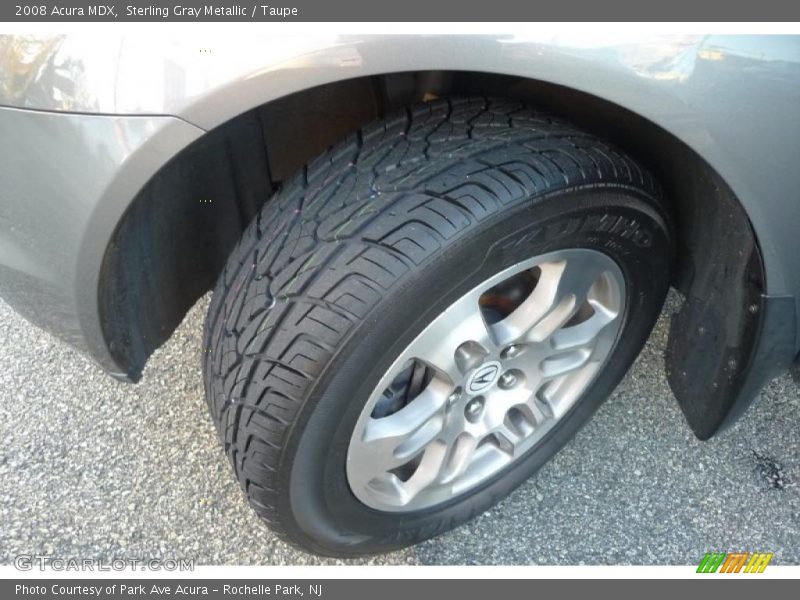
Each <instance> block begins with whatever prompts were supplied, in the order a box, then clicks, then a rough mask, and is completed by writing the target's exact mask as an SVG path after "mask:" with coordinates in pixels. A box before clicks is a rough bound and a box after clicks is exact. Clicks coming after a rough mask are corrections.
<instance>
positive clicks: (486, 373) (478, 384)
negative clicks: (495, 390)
mask: <svg viewBox="0 0 800 600" xmlns="http://www.w3.org/2000/svg"><path fill="white" fill-rule="evenodd" d="M501 368H502V367H501V365H500V363H499V362H497V361H496V360H493V361H492V362H487V363H485V364H483V365H481V366H480V367H478V368H477V369H476V370H475V372H474V373H473V374H472V376H471V377H470V378H469V381H468V382H467V391H468V392H469V393H470V394H480V393H481V392H482V391H484V390H486V389H488V388H489V387H491V385H492V384H493V383H494V382H495V381H496V380H497V376H498V375H500V370H501Z"/></svg>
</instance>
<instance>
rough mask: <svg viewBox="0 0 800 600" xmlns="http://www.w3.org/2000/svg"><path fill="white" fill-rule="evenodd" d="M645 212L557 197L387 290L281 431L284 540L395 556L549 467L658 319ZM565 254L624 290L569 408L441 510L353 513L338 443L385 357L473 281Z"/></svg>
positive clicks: (662, 243) (584, 193)
mask: <svg viewBox="0 0 800 600" xmlns="http://www.w3.org/2000/svg"><path fill="white" fill-rule="evenodd" d="M655 206H656V204H655V202H654V201H653V200H652V199H651V198H649V197H647V196H645V195H644V194H642V193H641V192H640V191H638V190H634V189H625V188H614V187H609V188H605V189H603V188H600V189H597V188H593V189H588V190H586V189H583V190H581V189H579V190H572V191H568V192H563V191H562V192H560V193H557V194H552V195H550V196H548V197H546V198H539V199H536V200H535V201H528V202H526V203H521V204H519V205H518V206H516V207H513V208H511V207H509V208H507V209H506V210H504V211H501V212H500V214H498V215H495V216H494V217H493V218H492V219H491V220H487V221H485V222H483V223H478V224H473V225H472V226H471V227H469V228H467V229H466V230H464V231H463V232H461V234H460V235H459V236H458V238H457V239H453V240H450V241H449V242H448V243H447V244H446V245H445V246H444V247H443V248H442V249H441V250H439V251H437V252H434V253H432V254H431V255H430V256H429V258H428V259H427V260H426V261H425V262H424V263H423V264H421V265H419V266H417V267H416V268H414V269H413V270H411V271H410V272H409V273H407V274H406V275H405V276H404V277H403V278H402V279H401V280H399V281H398V282H397V284H396V285H395V286H394V287H393V288H392V289H390V290H389V291H387V292H386V294H385V296H384V298H383V299H382V300H381V301H380V302H379V303H378V305H377V306H376V307H375V309H373V311H372V312H371V313H370V314H369V315H367V317H366V318H365V319H364V321H362V323H361V324H360V325H359V326H358V327H356V328H354V331H353V332H351V334H350V336H349V337H348V339H347V340H345V341H344V342H343V343H342V344H341V345H340V346H339V349H338V351H337V353H336V354H335V355H334V357H333V358H332V359H331V360H330V362H329V363H328V365H327V367H326V368H325V370H324V371H323V373H322V374H321V375H320V377H319V378H318V380H317V382H316V384H315V385H314V387H313V389H312V390H311V392H310V394H309V397H308V399H307V401H306V402H305V403H304V405H303V409H302V411H301V413H300V414H299V415H298V418H297V420H296V421H295V423H294V425H293V426H292V429H291V430H290V431H289V433H288V436H289V437H288V443H287V445H286V450H285V452H284V453H283V456H282V459H281V462H280V465H279V472H278V481H279V485H280V486H282V488H283V489H288V490H289V493H288V494H283V495H282V498H281V501H280V505H279V506H278V507H277V508H278V510H279V511H280V512H281V513H282V515H283V518H284V523H285V524H286V525H287V528H288V529H291V531H290V532H289V533H290V537H292V538H295V539H299V540H302V543H303V544H304V545H305V546H307V547H308V548H310V549H313V550H314V551H315V552H318V553H320V554H336V555H339V556H342V555H348V554H350V555H362V554H365V553H372V552H382V551H386V550H390V549H393V548H398V547H402V546H405V545H408V544H410V543H414V542H418V541H421V540H422V539H426V538H428V537H431V536H433V535H436V534H438V533H441V532H442V531H445V530H447V529H450V528H452V527H454V526H456V525H458V524H460V523H462V522H464V521H466V520H468V519H470V518H472V517H473V516H476V515H477V514H480V513H481V512H483V511H484V510H486V509H487V508H489V507H490V506H491V505H493V504H494V503H496V502H497V501H499V500H500V499H501V498H503V497H504V496H506V495H507V494H508V493H509V492H511V491H512V490H513V489H514V488H516V487H517V486H518V485H520V484H521V483H522V482H523V481H525V480H526V479H527V478H528V477H530V476H531V475H532V474H533V473H535V472H536V471H537V470H538V469H539V468H540V467H541V466H542V465H543V464H544V463H546V462H547V461H548V460H549V459H550V458H552V456H553V455H554V454H555V453H556V452H557V451H558V450H559V449H560V448H561V447H562V446H563V445H564V443H565V442H566V441H568V440H569V439H570V438H572V436H573V435H575V433H576V432H577V431H578V430H579V429H580V427H581V426H582V425H583V424H584V423H585V422H586V421H587V420H588V418H589V417H590V416H591V415H592V413H593V412H594V411H595V410H597V408H598V407H599V406H600V405H601V404H602V402H603V400H605V398H606V397H607V396H608V395H609V394H610V393H611V392H612V391H613V389H614V388H615V387H616V385H617V383H618V382H619V381H620V379H621V378H622V377H623V376H624V374H625V373H626V371H627V369H628V368H629V366H630V364H631V363H632V362H633V360H634V359H635V358H636V356H637V354H638V352H639V350H640V349H641V347H642V345H643V344H644V342H645V340H646V339H647V336H648V335H649V332H650V329H651V328H652V325H653V323H654V322H655V320H656V318H657V316H658V313H659V311H660V309H661V305H662V302H663V298H664V295H665V293H666V289H667V286H668V277H669V272H670V264H669V263H670V257H671V247H670V238H669V235H668V232H667V226H666V225H665V223H664V221H663V219H662V218H661V216H660V214H659V212H658V210H657V209H656V208H655ZM567 248H588V249H593V250H598V251H601V252H603V253H605V254H606V255H608V256H609V257H611V258H612V259H613V260H614V261H615V262H616V263H617V264H618V265H619V267H620V269H621V270H622V273H623V276H624V278H625V283H626V286H625V287H626V290H625V292H626V293H625V295H626V302H625V311H624V314H623V324H622V327H621V329H620V334H619V336H618V339H617V341H616V342H615V345H614V348H613V349H612V351H611V353H610V355H609V359H608V360H607V362H606V365H605V366H604V368H603V369H602V371H601V372H600V373H599V374H598V375H597V377H596V378H595V379H594V381H593V382H592V383H591V384H590V386H589V387H588V389H587V390H586V391H585V392H584V394H583V395H582V396H581V397H580V398H579V399H578V401H577V402H576V403H575V404H574V406H573V407H572V409H570V411H569V412H568V413H567V414H566V415H565V416H564V417H562V419H561V420H560V421H559V422H558V423H557V424H556V425H555V426H554V427H553V428H552V429H551V431H550V432H548V434H547V435H546V436H545V437H544V438H543V439H542V440H541V441H540V442H539V443H538V444H536V445H535V446H534V447H533V448H531V449H530V450H529V451H528V452H527V453H526V455H525V456H524V457H522V458H520V459H518V460H516V461H514V462H513V463H511V464H510V465H509V466H507V467H506V468H505V469H503V470H501V471H500V472H499V473H497V474H495V475H494V476H493V477H491V478H490V479H489V480H487V481H486V482H484V483H483V484H481V485H480V486H478V487H475V488H473V489H472V490H471V491H470V492H467V493H465V494H462V495H460V496H458V497H456V498H455V499H453V500H451V501H449V502H447V503H443V504H441V505H437V506H435V507H432V508H429V509H425V510H418V511H414V512H409V513H393V512H381V511H377V510H374V509H372V508H369V507H367V506H366V505H364V504H363V503H361V502H360V501H359V500H358V499H357V498H356V497H355V496H354V495H353V493H352V492H351V490H350V488H349V486H348V484H347V477H346V469H345V460H346V456H347V450H348V446H349V443H350V437H351V435H352V431H353V429H354V427H355V423H356V421H357V419H358V417H359V415H360V413H361V411H362V409H363V406H364V403H365V402H366V399H367V398H369V396H370V394H371V393H372V391H373V389H374V387H375V386H376V385H377V382H378V381H379V380H380V378H381V377H382V376H383V374H384V373H385V372H386V370H387V369H388V368H389V367H390V365H391V364H392V362H393V361H394V360H395V358H396V357H397V356H398V355H399V354H400V353H401V352H402V351H403V349H404V348H405V347H407V346H408V344H409V343H411V341H412V340H413V339H414V338H415V337H416V336H417V335H418V334H419V333H420V332H421V331H422V330H423V329H424V328H425V327H426V326H427V325H428V324H429V323H430V322H431V321H432V320H433V319H434V318H435V317H436V316H437V315H438V314H440V313H441V312H442V311H443V310H444V309H446V308H447V307H448V306H449V305H450V304H452V303H453V302H454V301H455V300H457V299H458V298H460V297H461V296H462V295H463V294H465V293H466V292H467V291H469V290H470V289H472V288H474V287H475V286H476V285H479V284H480V283H481V282H482V281H485V280H486V279H488V278H489V277H491V276H493V275H495V274H496V273H498V272H500V271H502V270H503V269H505V268H507V267H509V266H511V265H514V264H516V263H518V262H520V261H522V260H526V259H529V258H531V257H533V256H537V255H540V254H544V253H547V252H553V251H556V250H561V249H567Z"/></svg>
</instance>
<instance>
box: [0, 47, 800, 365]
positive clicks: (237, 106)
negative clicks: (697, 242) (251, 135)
mask: <svg viewBox="0 0 800 600" xmlns="http://www.w3.org/2000/svg"><path fill="white" fill-rule="evenodd" d="M214 39H215V40H216V41H215V42H214V43H213V45H209V43H208V38H207V37H206V36H202V37H200V36H196V37H191V36H181V38H180V39H171V38H168V37H159V36H157V35H150V34H148V36H146V37H145V36H139V37H136V38H128V37H121V36H116V35H111V36H92V37H91V38H86V37H77V36H76V37H69V36H67V37H48V38H41V37H36V36H29V37H26V36H18V37H17V38H15V40H14V41H15V43H18V44H20V45H21V47H24V48H25V52H24V53H22V54H21V56H24V60H18V61H16V62H13V61H12V62H13V64H11V63H10V62H9V61H10V55H9V54H8V53H6V54H4V55H3V59H2V60H4V61H5V62H4V63H0V105H6V106H13V107H20V108H27V109H36V110H28V111H22V110H14V109H8V108H5V109H4V108H0V181H2V182H3V184H2V191H0V286H3V287H2V289H0V294H2V295H3V296H4V297H7V298H8V299H9V300H10V302H11V303H12V304H13V305H15V306H16V307H17V308H18V309H19V310H20V311H21V312H24V313H25V314H26V316H28V318H30V319H31V320H32V321H34V322H36V323H38V324H40V325H44V326H45V327H47V328H49V329H51V330H52V331H54V332H55V333H57V334H58V335H60V336H61V337H63V338H65V339H67V340H68V341H70V342H71V343H73V344H75V345H77V346H78V347H81V348H82V349H84V350H88V351H89V352H90V353H91V354H92V355H93V356H94V357H95V358H96V359H97V360H98V361H99V362H100V363H101V364H102V365H103V366H104V367H105V368H107V369H109V370H112V371H113V370H117V368H116V366H115V365H114V364H113V361H112V360H111V358H110V355H109V354H108V351H107V349H106V347H105V343H104V341H103V339H102V334H101V331H100V325H99V318H98V313H97V282H98V273H99V268H100V265H101V261H102V257H103V253H104V252H105V248H106V246H107V243H108V240H109V239H110V237H111V234H112V233H113V230H114V227H115V226H116V223H117V221H118V219H119V218H120V216H121V215H122V214H123V212H124V210H125V208H126V207H127V206H128V204H129V202H130V201H131V200H132V199H133V197H134V196H135V194H136V192H137V191H138V190H139V189H140V188H141V187H142V185H144V183H145V182H146V181H147V180H148V179H149V178H150V177H151V176H152V175H153V174H154V173H155V172H156V171H157V170H158V168H159V167H160V166H161V165H162V164H163V163H164V162H165V161H166V160H167V159H168V158H169V157H170V156H172V155H174V154H175V153H176V152H178V151H179V150H180V149H181V148H183V147H185V146H186V145H188V144H189V143H191V142H192V141H193V140H195V139H197V138H198V137H199V136H201V135H202V134H203V130H209V129H211V128H213V127H215V126H217V125H220V124H221V123H223V122H225V121H226V120H228V119H230V118H232V117H234V116H236V115H238V114H240V113H242V112H243V111H245V110H247V109H249V108H252V107H254V106H257V105H260V104H262V103H264V102H266V101H269V100H271V99H274V98H279V97H281V96H284V95H286V94H289V93H292V92H295V91H299V90H302V89H306V88H309V87H313V86H316V85H319V84H322V83H327V82H331V81H336V80H342V79H349V78H353V77H359V76H363V75H369V74H378V73H385V72H398V71H407V70H432V69H446V70H470V71H485V72H491V73H501V74H507V75H518V76H524V77H530V78H534V79H538V80H542V81H546V82H551V83H556V84H560V85H565V86H568V87H571V88H574V89H577V90H580V91H583V92H587V93H590V94H594V95H596V96H598V97H601V98H603V99H606V100H609V101H611V102H614V103H616V104H619V105H621V106H623V107H625V108H627V109H629V110H631V111H633V112H636V113H638V114H639V115H641V116H643V117H646V118H647V119H649V120H651V121H653V122H654V123H656V124H658V125H660V126H661V127H663V128H664V129H665V130H667V131H669V132H670V133H672V134H673V135H675V136H676V137H677V138H679V139H681V140H682V141H684V142H685V143H686V144H687V145H689V146H690V147H691V148H693V149H694V150H695V151H696V152H697V153H698V154H699V155H701V156H702V157H703V158H704V159H705V160H706V161H708V163H709V164H710V165H711V166H712V167H714V168H715V169H716V170H717V171H718V173H719V174H720V175H721V176H722V177H723V179H725V180H726V182H727V183H728V184H729V185H730V187H731V188H732V189H733V191H734V192H735V193H736V195H737V196H738V198H739V200H740V201H741V202H742V204H743V206H744V207H745V209H746V210H747V212H748V215H749V217H750V219H751V222H752V224H753V227H754V229H755V231H756V235H757V237H758V241H759V244H760V248H761V251H762V254H763V259H764V263H765V265H766V272H767V291H768V293H769V294H771V295H791V296H794V297H795V298H800V276H798V274H799V273H800V236H799V235H798V234H797V232H798V231H800V198H798V195H799V194H798V189H800V169H798V167H797V161H798V156H800V109H798V107H800V38H798V37H795V36H696V35H683V36H637V35H622V36H621V35H618V34H613V35H604V34H602V33H598V34H596V35H591V36H588V37H587V36H586V35H583V34H582V35H570V34H561V33H559V34H552V35H544V34H541V33H534V34H526V33H516V34H509V35H498V36H461V35H459V36H446V35H424V36H423V35H415V36H386V35H381V36H347V35H335V34H331V35H317V36H313V37H299V36H287V37H280V36H268V37H259V36H247V35H237V36H236V37H229V38H226V37H225V36H224V35H223V36H222V37H219V36H215V38H214ZM201 48H204V49H208V50H210V51H209V52H200V49H201ZM47 111H52V112H47ZM60 112H71V113H73V114H55V113H60ZM74 113H94V114H104V115H106V116H90V115H86V114H74ZM112 115H114V116H112ZM121 115H126V116H121ZM165 115H171V116H165ZM731 243H734V244H735V240H731ZM795 347H796V348H797V347H798V343H797V342H796V343H795Z"/></svg>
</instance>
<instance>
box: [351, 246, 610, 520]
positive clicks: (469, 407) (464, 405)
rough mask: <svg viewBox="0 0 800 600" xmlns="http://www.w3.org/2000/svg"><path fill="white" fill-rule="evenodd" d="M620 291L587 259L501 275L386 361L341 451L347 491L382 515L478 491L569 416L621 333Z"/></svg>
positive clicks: (605, 265) (535, 262)
mask: <svg viewBox="0 0 800 600" xmlns="http://www.w3.org/2000/svg"><path fill="white" fill-rule="evenodd" d="M624 303H625V280H624V278H623V275H622V272H621V271H620V269H619V267H618V266H617V264H616V263H615V262H614V261H613V260H612V259H611V258H609V257H608V256H607V255H605V254H603V253H601V252H598V251H596V250H588V249H568V250H560V251H557V252H552V253H548V254H544V255H541V256H538V257H535V258H532V259H529V260H526V261H523V262H520V263H518V264H516V265H513V266H511V267H509V268H507V269H505V270H504V271H502V272H501V273H498V274H497V275H495V276H494V277H491V278H489V279H488V280H486V281H484V282H483V283H482V284H481V285H479V286H477V287H475V288H474V289H472V290H471V291H470V292H468V293H467V294H465V295H464V296H462V297H461V298H459V299H458V300H457V301H456V302H454V303H453V304H452V305H450V307H448V308H447V310H445V311H444V312H443V313H441V314H440V315H439V316H438V317H437V318H436V319H434V321H433V322H432V323H431V324H430V325H428V326H427V327H426V328H425V329H424V330H423V331H422V333H420V334H419V335H418V336H417V337H416V338H415V339H414V340H413V341H412V342H411V343H410V344H409V345H408V347H407V348H406V349H405V350H404V351H403V353H402V354H401V355H400V356H399V357H398V358H397V359H396V360H395V362H394V363H393V364H392V366H391V367H390V368H389V370H388V371H387V372H386V374H385V375H384V376H383V377H382V378H381V380H380V382H379V383H378V385H377V386H376V387H375V390H374V391H373V393H372V394H371V395H370V397H369V399H368V401H367V403H366V405H365V407H364V409H363V411H362V412H361V415H360V416H359V419H358V421H357V423H356V426H355V428H354V430H353V434H352V436H351V439H350V445H349V448H348V453H347V479H348V483H349V485H350V488H351V490H352V491H353V493H354V494H355V496H356V497H357V498H358V499H359V500H360V501H361V502H363V503H364V504H366V505H367V506H370V507H372V508H375V509H378V510H382V511H392V512H397V511H412V510H419V509H424V508H430V507H432V506H435V505H437V504H440V503H442V502H446V501H448V500H451V499H452V498H454V497H456V496H458V495H460V494H463V493H464V492H466V491H468V490H470V489H471V488H474V487H475V486H477V485H479V484H481V483H482V482H485V481H487V480H488V479H489V478H491V477H492V476H494V475H495V474H497V473H498V472H499V471H501V470H502V469H504V468H505V467H507V466H508V465H510V464H512V463H514V462H515V461H517V460H518V459H519V458H520V457H522V456H523V455H525V454H526V453H527V452H528V451H529V450H530V449H531V448H533V447H534V446H535V445H536V444H537V443H538V442H539V441H540V440H541V439H543V437H544V436H545V435H546V434H547V432H548V431H550V430H551V429H552V428H553V426H554V425H555V424H556V423H558V422H559V421H560V419H561V418H563V416H564V415H565V414H566V413H567V412H568V411H569V409H570V408H571V407H572V406H574V404H575V402H576V401H577V400H578V398H580V396H581V395H582V393H583V392H584V391H585V390H586V389H587V387H588V386H589V385H590V384H591V383H592V381H593V379H594V378H595V376H596V374H597V373H598V372H599V371H600V370H601V369H602V367H603V365H604V364H605V362H606V360H607V359H608V356H609V355H610V353H611V350H612V348H613V347H614V343H615V341H616V339H617V336H618V334H619V331H620V328H621V326H622V315H623V314H624V308H625V307H624Z"/></svg>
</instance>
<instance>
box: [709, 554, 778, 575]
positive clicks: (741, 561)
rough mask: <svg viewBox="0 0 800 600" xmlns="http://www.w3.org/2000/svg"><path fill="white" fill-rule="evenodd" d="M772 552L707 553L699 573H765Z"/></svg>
mask: <svg viewBox="0 0 800 600" xmlns="http://www.w3.org/2000/svg"><path fill="white" fill-rule="evenodd" d="M771 560H772V552H753V553H750V552H729V553H727V554H726V553H725V552H707V553H706V555H705V556H704V557H703V560H701V561H700V566H699V567H697V572H698V573H763V572H764V569H766V568H767V565H768V564H769V561H771Z"/></svg>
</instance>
